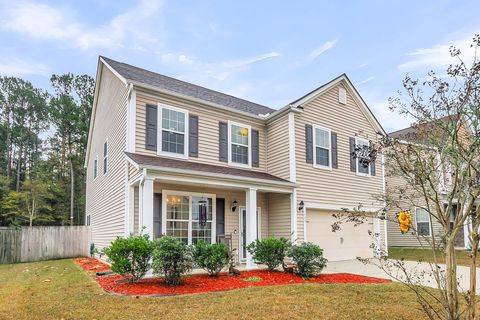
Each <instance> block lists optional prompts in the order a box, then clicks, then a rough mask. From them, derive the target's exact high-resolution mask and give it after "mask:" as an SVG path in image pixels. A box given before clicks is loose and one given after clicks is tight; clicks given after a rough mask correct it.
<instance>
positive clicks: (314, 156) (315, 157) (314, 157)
mask: <svg viewBox="0 0 480 320" xmlns="http://www.w3.org/2000/svg"><path fill="white" fill-rule="evenodd" d="M312 128H313V129H312V131H313V167H315V168H319V169H324V170H332V130H330V129H328V128H325V127H322V126H319V125H316V124H312ZM317 129H318V130H322V131H326V132H328V166H324V165H321V164H318V163H317ZM319 148H322V149H325V148H324V147H320V146H319Z"/></svg>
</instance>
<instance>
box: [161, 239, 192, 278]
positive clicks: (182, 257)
mask: <svg viewBox="0 0 480 320" xmlns="http://www.w3.org/2000/svg"><path fill="white" fill-rule="evenodd" d="M152 266H153V273H155V274H157V275H162V276H164V277H165V282H166V283H167V284H169V285H179V284H181V283H182V275H184V274H186V273H188V272H190V270H192V257H191V254H190V250H188V246H187V245H186V244H185V243H183V242H182V241H180V240H178V239H177V238H175V237H171V236H164V237H161V238H159V239H156V240H155V241H154V250H153V265H152Z"/></svg>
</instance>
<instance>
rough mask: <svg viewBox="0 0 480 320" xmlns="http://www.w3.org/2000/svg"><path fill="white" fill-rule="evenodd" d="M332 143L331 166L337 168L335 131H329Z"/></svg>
mask: <svg viewBox="0 0 480 320" xmlns="http://www.w3.org/2000/svg"><path fill="white" fill-rule="evenodd" d="M331 140H332V141H331V143H332V168H334V169H338V151H337V133H336V132H332V133H331Z"/></svg>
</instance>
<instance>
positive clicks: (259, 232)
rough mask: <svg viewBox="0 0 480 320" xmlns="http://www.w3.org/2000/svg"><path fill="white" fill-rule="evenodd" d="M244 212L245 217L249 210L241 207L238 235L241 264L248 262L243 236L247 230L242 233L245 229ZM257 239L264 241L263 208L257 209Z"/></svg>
mask: <svg viewBox="0 0 480 320" xmlns="http://www.w3.org/2000/svg"><path fill="white" fill-rule="evenodd" d="M242 210H244V211H245V215H246V214H247V213H246V211H247V208H246V207H245V206H240V207H239V211H238V212H239V215H238V227H239V228H238V229H239V230H240V232H239V233H238V244H239V245H238V247H239V248H240V251H239V252H238V253H239V255H238V257H239V260H240V262H243V263H245V261H246V259H247V258H246V257H243V256H242V255H243V239H242V238H243V235H242V232H246V231H245V230H243V231H242V228H243V212H242ZM257 235H258V237H257V239H258V240H261V239H262V208H261V207H257ZM245 237H246V234H245Z"/></svg>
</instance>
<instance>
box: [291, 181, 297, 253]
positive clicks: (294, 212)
mask: <svg viewBox="0 0 480 320" xmlns="http://www.w3.org/2000/svg"><path fill="white" fill-rule="evenodd" d="M297 209H298V208H297V189H294V190H293V192H292V193H291V194H290V210H291V211H290V212H291V213H290V214H291V216H290V220H291V222H290V234H291V239H290V240H291V241H292V243H294V244H295V243H297V241H298V215H297Z"/></svg>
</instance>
